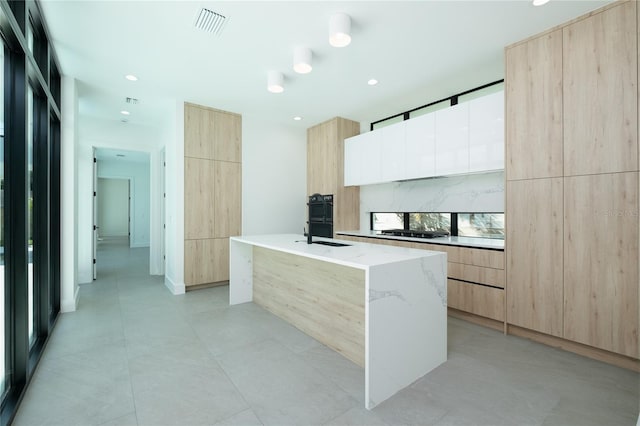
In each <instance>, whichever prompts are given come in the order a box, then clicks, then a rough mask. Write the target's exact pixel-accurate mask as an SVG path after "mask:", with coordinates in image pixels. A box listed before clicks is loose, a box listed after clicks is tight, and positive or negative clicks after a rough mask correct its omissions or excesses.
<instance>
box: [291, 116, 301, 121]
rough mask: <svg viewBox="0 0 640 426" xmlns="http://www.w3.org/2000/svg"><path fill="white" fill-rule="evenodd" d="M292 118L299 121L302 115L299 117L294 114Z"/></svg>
mask: <svg viewBox="0 0 640 426" xmlns="http://www.w3.org/2000/svg"><path fill="white" fill-rule="evenodd" d="M293 119H294V120H296V121H300V120H302V117H300V116H299V115H296V116H295V117H293Z"/></svg>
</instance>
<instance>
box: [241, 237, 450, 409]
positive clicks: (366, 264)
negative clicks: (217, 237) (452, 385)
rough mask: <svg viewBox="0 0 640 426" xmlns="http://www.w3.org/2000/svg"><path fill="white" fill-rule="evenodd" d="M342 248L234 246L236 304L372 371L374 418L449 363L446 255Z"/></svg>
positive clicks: (291, 240)
mask: <svg viewBox="0 0 640 426" xmlns="http://www.w3.org/2000/svg"><path fill="white" fill-rule="evenodd" d="M316 240H317V241H328V242H331V243H340V242H342V241H339V240H332V239H324V238H317V239H314V241H316ZM342 243H344V244H348V245H346V246H342V247H335V246H326V245H321V244H307V242H306V237H304V236H302V235H295V234H278V235H258V236H242V237H232V238H231V239H230V243H229V244H230V280H229V303H230V304H231V305H235V304H239V303H246V302H252V301H253V302H254V303H256V304H259V305H261V306H263V307H264V308H265V309H267V310H268V311H270V312H272V313H273V314H275V315H277V316H279V317H281V318H282V319H284V320H286V321H288V322H289V323H291V324H292V325H294V326H295V327H297V328H298V329H300V330H302V331H303V332H305V333H307V334H308V335H310V336H311V337H313V338H315V339H316V340H318V341H320V342H322V343H323V344H325V345H327V346H329V347H330V348H332V349H334V350H335V351H337V352H339V353H340V354H342V355H343V356H345V357H346V358H348V359H350V360H351V361H353V362H355V363H356V364H358V365H360V366H362V367H364V370H365V384H364V385H365V407H366V408H367V409H372V408H373V407H375V406H376V405H377V404H379V403H381V402H383V401H384V400H386V399H388V398H390V397H391V396H393V395H394V394H395V393H396V392H398V391H400V390H401V389H403V388H405V387H406V386H408V385H410V384H411V383H413V382H414V381H415V380H417V379H419V378H420V377H422V376H423V375H425V374H427V373H428V372H429V371H431V370H433V369H434V368H436V367H437V366H438V365H440V364H442V363H443V362H445V361H446V359H447V284H446V279H447V255H446V253H442V252H433V251H426V250H417V249H410V248H402V247H391V246H381V245H377V244H368V243H359V242H350V241H344V242H342Z"/></svg>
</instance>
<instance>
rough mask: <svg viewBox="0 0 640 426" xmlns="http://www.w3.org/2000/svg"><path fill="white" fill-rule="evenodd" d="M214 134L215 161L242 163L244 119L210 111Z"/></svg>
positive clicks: (235, 115) (234, 115)
mask: <svg viewBox="0 0 640 426" xmlns="http://www.w3.org/2000/svg"><path fill="white" fill-rule="evenodd" d="M209 118H210V121H211V127H212V133H213V141H214V144H213V157H212V159H213V160H218V161H232V162H236V163H240V162H242V142H241V141H242V117H241V116H239V115H237V114H231V113H226V112H221V111H209Z"/></svg>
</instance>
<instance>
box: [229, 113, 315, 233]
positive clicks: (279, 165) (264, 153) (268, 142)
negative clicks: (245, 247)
mask: <svg viewBox="0 0 640 426" xmlns="http://www.w3.org/2000/svg"><path fill="white" fill-rule="evenodd" d="M314 124H316V123H304V124H302V123H296V122H292V125H291V126H289V127H283V126H281V125H274V124H271V123H269V122H268V121H266V120H263V119H262V118H260V117H255V116H248V115H243V116H242V233H243V234H244V235H256V234H276V233H296V234H302V233H303V228H304V226H305V222H306V202H307V199H306V192H307V130H306V129H307V127H311V126H313V125H314Z"/></svg>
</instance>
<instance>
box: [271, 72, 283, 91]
mask: <svg viewBox="0 0 640 426" xmlns="http://www.w3.org/2000/svg"><path fill="white" fill-rule="evenodd" d="M283 82H284V76H283V75H282V73H281V72H279V71H269V73H268V74H267V90H268V91H270V92H271V93H282V92H284V83H283Z"/></svg>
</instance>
